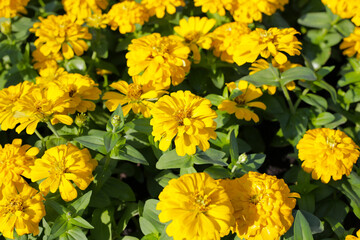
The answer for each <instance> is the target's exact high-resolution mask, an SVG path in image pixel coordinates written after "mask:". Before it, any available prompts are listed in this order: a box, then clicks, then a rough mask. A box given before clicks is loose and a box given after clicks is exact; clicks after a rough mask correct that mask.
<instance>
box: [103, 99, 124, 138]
mask: <svg viewBox="0 0 360 240" xmlns="http://www.w3.org/2000/svg"><path fill="white" fill-rule="evenodd" d="M124 123H125V118H124V114H123V111H122V107H121V104H119V105H118V106H117V108H116V109H115V111H114V112H113V113H112V114H111V116H110V118H109V120H108V122H107V124H106V131H108V132H113V133H119V132H120V131H121V130H122V129H123V127H124Z"/></svg>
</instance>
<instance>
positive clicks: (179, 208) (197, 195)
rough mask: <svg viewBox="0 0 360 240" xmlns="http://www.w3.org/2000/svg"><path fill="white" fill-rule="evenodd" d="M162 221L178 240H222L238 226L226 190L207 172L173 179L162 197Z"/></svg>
mask: <svg viewBox="0 0 360 240" xmlns="http://www.w3.org/2000/svg"><path fill="white" fill-rule="evenodd" d="M159 200H160V201H159V203H158V204H157V206H156V209H157V210H160V211H161V212H160V214H159V220H160V222H162V223H166V222H169V221H171V222H170V224H169V225H168V226H167V228H166V233H167V235H169V236H170V237H173V238H174V240H209V239H211V240H220V238H221V237H223V236H225V235H227V234H228V233H229V231H230V226H232V225H233V224H234V217H233V211H234V210H233V207H232V205H231V202H230V200H229V197H228V196H227V194H226V193H225V190H224V188H223V187H222V186H221V185H220V184H219V182H218V181H216V180H214V179H212V178H211V177H210V176H209V175H208V174H206V173H192V174H185V175H183V176H181V177H180V178H178V179H172V180H170V181H169V183H168V185H167V186H166V187H165V188H164V189H163V191H162V192H161V193H160V195H159Z"/></svg>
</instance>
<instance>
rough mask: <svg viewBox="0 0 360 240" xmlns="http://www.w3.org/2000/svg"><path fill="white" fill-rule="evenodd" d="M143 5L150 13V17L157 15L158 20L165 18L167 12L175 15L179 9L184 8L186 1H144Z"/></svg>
mask: <svg viewBox="0 0 360 240" xmlns="http://www.w3.org/2000/svg"><path fill="white" fill-rule="evenodd" d="M141 4H142V5H144V6H145V8H146V9H147V11H149V14H150V16H154V15H156V17H157V18H163V17H164V16H165V11H166V12H167V13H169V14H174V13H175V12H176V8H177V7H180V6H181V7H184V6H185V1H184V0H161V1H158V0H142V1H141Z"/></svg>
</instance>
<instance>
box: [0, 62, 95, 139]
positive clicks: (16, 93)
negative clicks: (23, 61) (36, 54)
mask: <svg viewBox="0 0 360 240" xmlns="http://www.w3.org/2000/svg"><path fill="white" fill-rule="evenodd" d="M40 73H41V76H40V77H37V84H33V83H31V82H28V81H24V82H22V83H19V84H17V85H15V86H10V87H8V88H4V89H2V90H0V115H1V117H0V124H1V129H2V130H7V129H13V128H15V126H16V125H17V124H19V125H18V126H17V127H16V132H17V133H20V132H21V131H23V130H24V129H25V128H26V133H27V134H33V133H34V132H35V131H36V127H37V125H38V123H39V122H46V123H49V122H51V124H56V123H58V122H62V123H64V124H66V125H71V124H72V123H73V119H72V118H71V117H70V116H68V114H73V113H75V112H76V111H78V112H86V111H93V110H95V103H93V102H91V101H89V100H96V99H99V96H100V93H101V91H100V89H98V88H97V84H96V83H95V82H94V81H93V80H92V79H91V78H89V77H87V76H83V75H81V74H77V73H68V72H66V71H64V69H63V68H59V69H56V68H47V69H44V70H42V71H41V72H40Z"/></svg>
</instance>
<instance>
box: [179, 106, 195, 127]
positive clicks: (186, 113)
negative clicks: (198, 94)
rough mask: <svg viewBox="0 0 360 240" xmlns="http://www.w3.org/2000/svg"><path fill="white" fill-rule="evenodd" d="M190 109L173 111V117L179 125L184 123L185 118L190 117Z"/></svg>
mask: <svg viewBox="0 0 360 240" xmlns="http://www.w3.org/2000/svg"><path fill="white" fill-rule="evenodd" d="M191 115H192V113H191V109H179V110H177V111H176V112H175V119H176V121H177V122H178V123H179V126H183V125H184V119H185V118H191Z"/></svg>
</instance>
